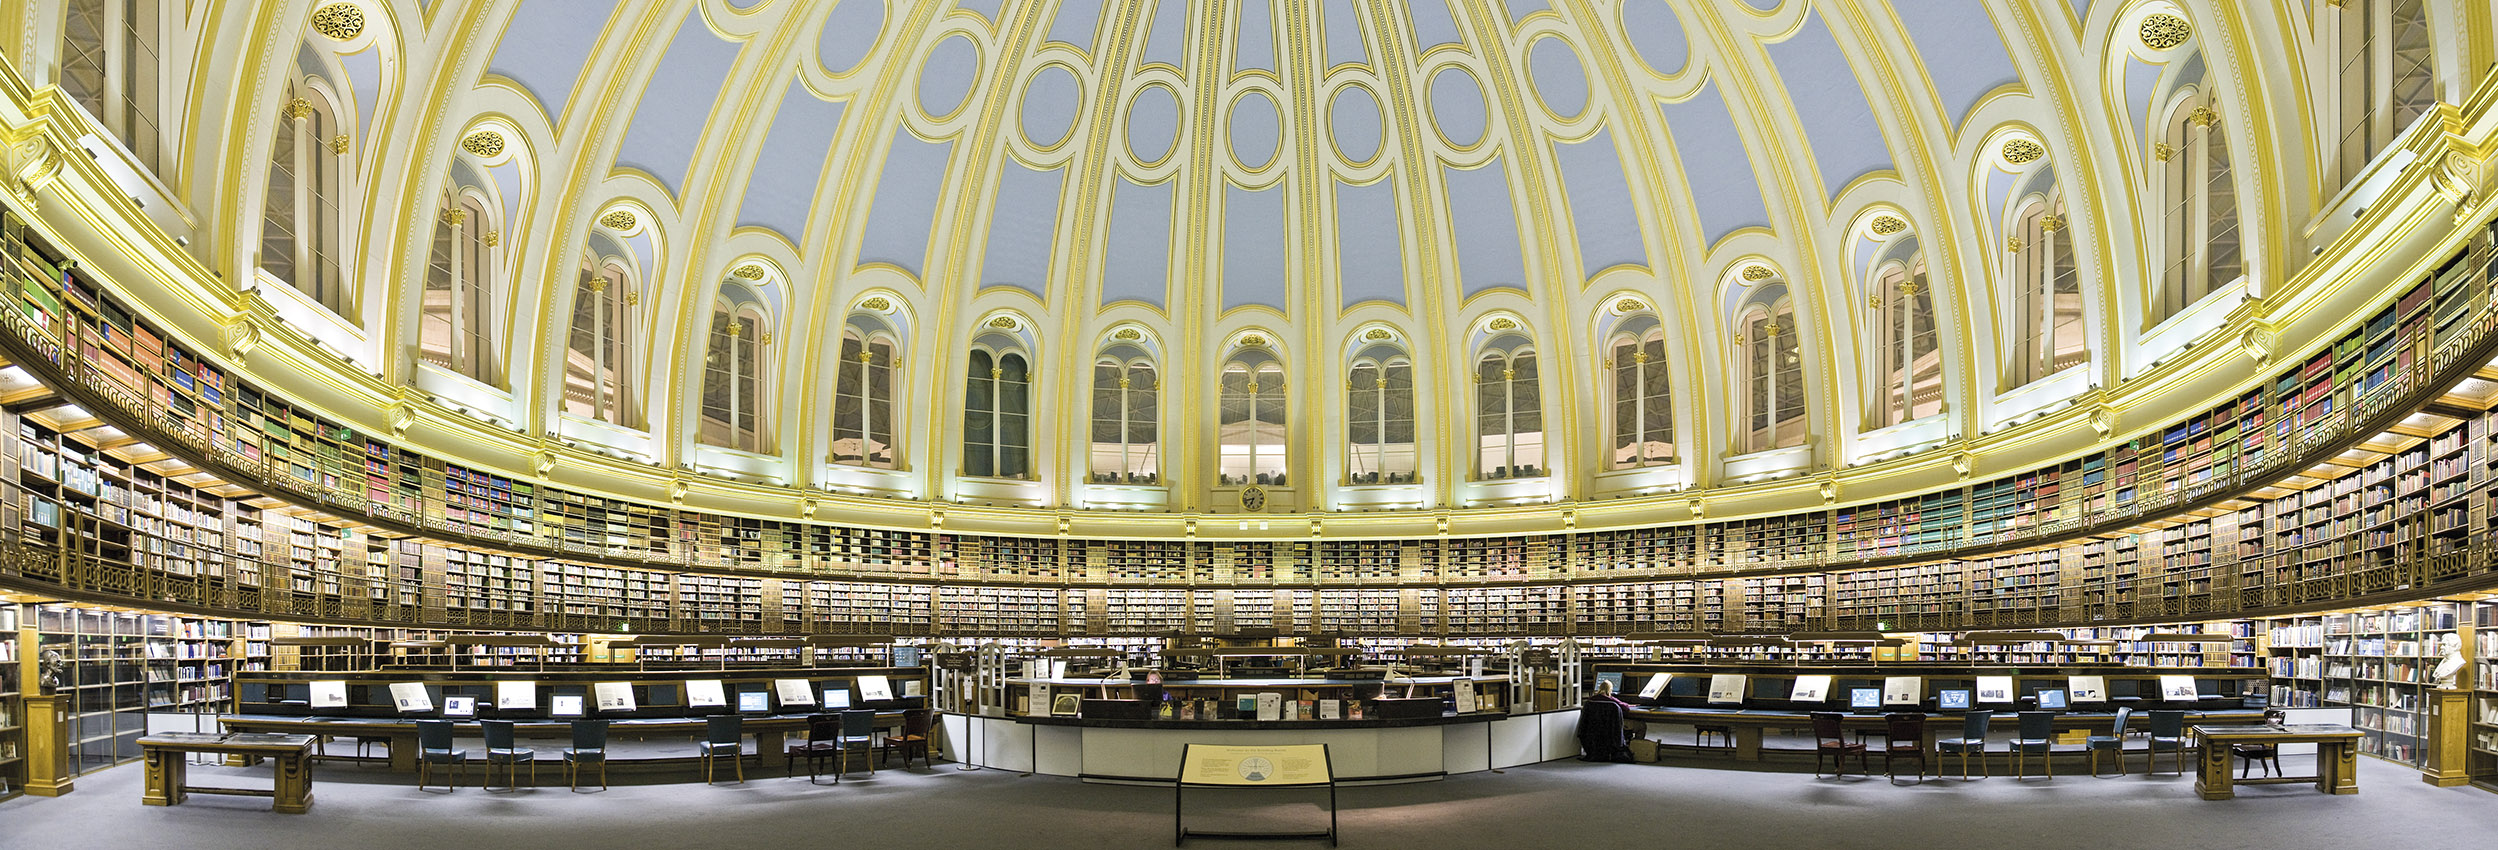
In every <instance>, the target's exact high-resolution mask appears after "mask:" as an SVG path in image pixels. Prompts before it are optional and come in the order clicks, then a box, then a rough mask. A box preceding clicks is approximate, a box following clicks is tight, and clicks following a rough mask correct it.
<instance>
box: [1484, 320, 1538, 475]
mask: <svg viewBox="0 0 2498 850" xmlns="http://www.w3.org/2000/svg"><path fill="white" fill-rule="evenodd" d="M1474 372H1475V374H1474V378H1475V381H1474V383H1475V405H1474V407H1475V410H1474V413H1475V476H1476V477H1478V478H1485V479H1498V478H1524V477H1531V476H1538V475H1543V474H1544V395H1543V384H1541V383H1539V380H1538V372H1537V369H1536V360H1535V346H1534V344H1532V343H1530V342H1528V341H1527V340H1526V338H1524V337H1520V336H1515V335H1509V336H1502V337H1498V338H1495V339H1493V340H1492V341H1491V343H1490V344H1488V345H1485V346H1484V347H1483V350H1482V351H1481V353H1479V354H1477V355H1476V356H1475V369H1474Z"/></svg>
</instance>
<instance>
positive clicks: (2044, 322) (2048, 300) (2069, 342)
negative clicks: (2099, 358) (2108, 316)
mask: <svg viewBox="0 0 2498 850" xmlns="http://www.w3.org/2000/svg"><path fill="white" fill-rule="evenodd" d="M2066 226H2067V225H2066V221H2065V218H2064V199H2063V198H2062V197H2058V198H2056V199H2055V201H2053V203H2052V205H2051V204H2050V202H2048V201H2032V202H2031V203H2030V205H2029V206H2028V207H2026V208H2024V209H2023V210H2022V212H2021V217H2020V219H2019V220H2017V221H2016V222H2015V223H2014V225H2013V227H2014V237H2013V238H2014V239H2016V240H2019V241H2018V242H2017V244H2018V245H2019V246H2020V248H2019V249H2018V250H2016V251H2014V252H2013V267H2012V285H2013V292H2012V304H2013V311H2014V316H2013V325H2014V327H2015V329H2016V332H2017V336H2016V337H2015V338H2014V340H2013V343H2014V345H2015V346H2016V347H2017V348H2016V350H2015V351H2014V352H2013V355H2012V360H2011V362H2010V363H2009V364H2007V367H2008V370H2009V371H2008V374H2007V377H2009V378H2010V379H2011V380H2010V381H2009V386H2014V387H2018V386H2022V385H2025V384H2028V383H2030V382H2032V381H2036V380H2039V379H2041V378H2045V377H2047V376H2049V375H2053V374H2055V373H2057V372H2061V371H2064V370H2065V368H2067V367H2070V366H2074V365H2078V364H2080V363H2082V362H2083V361H2085V360H2088V359H2090V352H2089V349H2088V348H2087V343H2086V342H2084V340H2083V338H2082V280H2081V275H2080V274H2079V273H2078V272H2076V271H2075V270H2074V265H2073V237H2072V233H2071V232H2070V231H2067V230H2066V229H2065V228H2066Z"/></svg>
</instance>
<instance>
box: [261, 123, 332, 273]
mask: <svg viewBox="0 0 2498 850" xmlns="http://www.w3.org/2000/svg"><path fill="white" fill-rule="evenodd" d="M279 108H280V110H281V111H282V114H281V117H280V120H279V121H278V128H277V134H276V135H275V136H274V137H273V139H272V141H271V143H270V146H269V179H268V184H267V186H266V187H265V189H266V194H264V195H263V196H262V198H261V213H260V269H261V271H263V272H266V273H268V274H269V275H270V276H272V277H275V278H277V279H278V280H279V281H280V282H283V283H285V284H286V285H288V286H292V287H294V288H295V289H296V290H298V291H300V292H302V293H303V294H304V295H306V296H309V297H310V298H312V300H314V301H317V302H319V303H320V304H321V306H323V307H326V308H329V310H330V312H332V313H336V314H338V315H341V316H347V315H349V312H348V311H349V310H350V309H351V307H352V305H350V303H349V293H348V292H347V281H346V276H345V274H344V273H343V271H342V261H341V258H342V257H344V256H345V254H346V246H345V244H344V239H343V233H342V223H341V221H340V212H339V200H340V199H341V198H342V197H344V196H345V192H346V187H345V186H344V185H343V184H344V182H345V180H346V170H347V165H346V162H345V151H344V150H342V149H341V148H342V147H343V145H340V144H335V143H334V142H335V141H336V140H342V139H344V138H345V136H342V135H338V132H339V131H338V127H339V126H340V125H339V120H338V112H337V109H336V108H335V107H334V105H333V104H332V103H331V101H330V99H329V96H328V95H327V94H325V93H323V92H321V91H320V90H319V89H316V88H313V87H310V86H304V85H290V86H288V87H287V90H286V99H285V102H284V104H283V105H282V106H280V107H279Z"/></svg>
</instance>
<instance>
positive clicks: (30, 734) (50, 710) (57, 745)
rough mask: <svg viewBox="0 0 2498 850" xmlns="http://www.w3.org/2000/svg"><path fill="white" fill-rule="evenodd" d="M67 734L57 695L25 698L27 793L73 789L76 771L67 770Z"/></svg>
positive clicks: (53, 793)
mask: <svg viewBox="0 0 2498 850" xmlns="http://www.w3.org/2000/svg"><path fill="white" fill-rule="evenodd" d="M68 733H69V718H68V717H67V716H66V715H64V714H63V713H62V711H61V696H60V695H59V694H45V695H43V696H30V697H27V698H26V793H28V794H33V795H35V796H37V797H58V796H61V795H63V794H67V793H69V792H70V791H72V790H74V785H75V783H76V781H77V774H76V772H75V771H72V770H70V769H69V734H68Z"/></svg>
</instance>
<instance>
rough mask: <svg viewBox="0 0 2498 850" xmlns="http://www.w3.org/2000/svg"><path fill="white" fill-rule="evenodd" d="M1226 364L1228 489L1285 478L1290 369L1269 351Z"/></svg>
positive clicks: (1223, 420)
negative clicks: (1287, 374)
mask: <svg viewBox="0 0 2498 850" xmlns="http://www.w3.org/2000/svg"><path fill="white" fill-rule="evenodd" d="M1253 354H1254V355H1255V356H1254V357H1243V358H1241V359H1236V360H1233V361H1232V362H1230V363H1225V364H1223V390H1222V413H1221V415H1220V424H1219V426H1218V427H1219V428H1220V433H1219V435H1218V437H1217V439H1218V440H1219V441H1220V446H1221V452H1222V469H1221V471H1220V474H1221V475H1222V481H1223V483H1224V484H1227V485H1242V484H1282V483H1284V479H1285V470H1286V469H1287V466H1286V464H1285V454H1284V449H1285V445H1284V426H1285V424H1286V420H1285V412H1284V367H1283V365H1282V364H1280V363H1277V362H1275V360H1274V358H1273V357H1271V356H1268V355H1266V354H1265V353H1264V352H1253Z"/></svg>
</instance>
